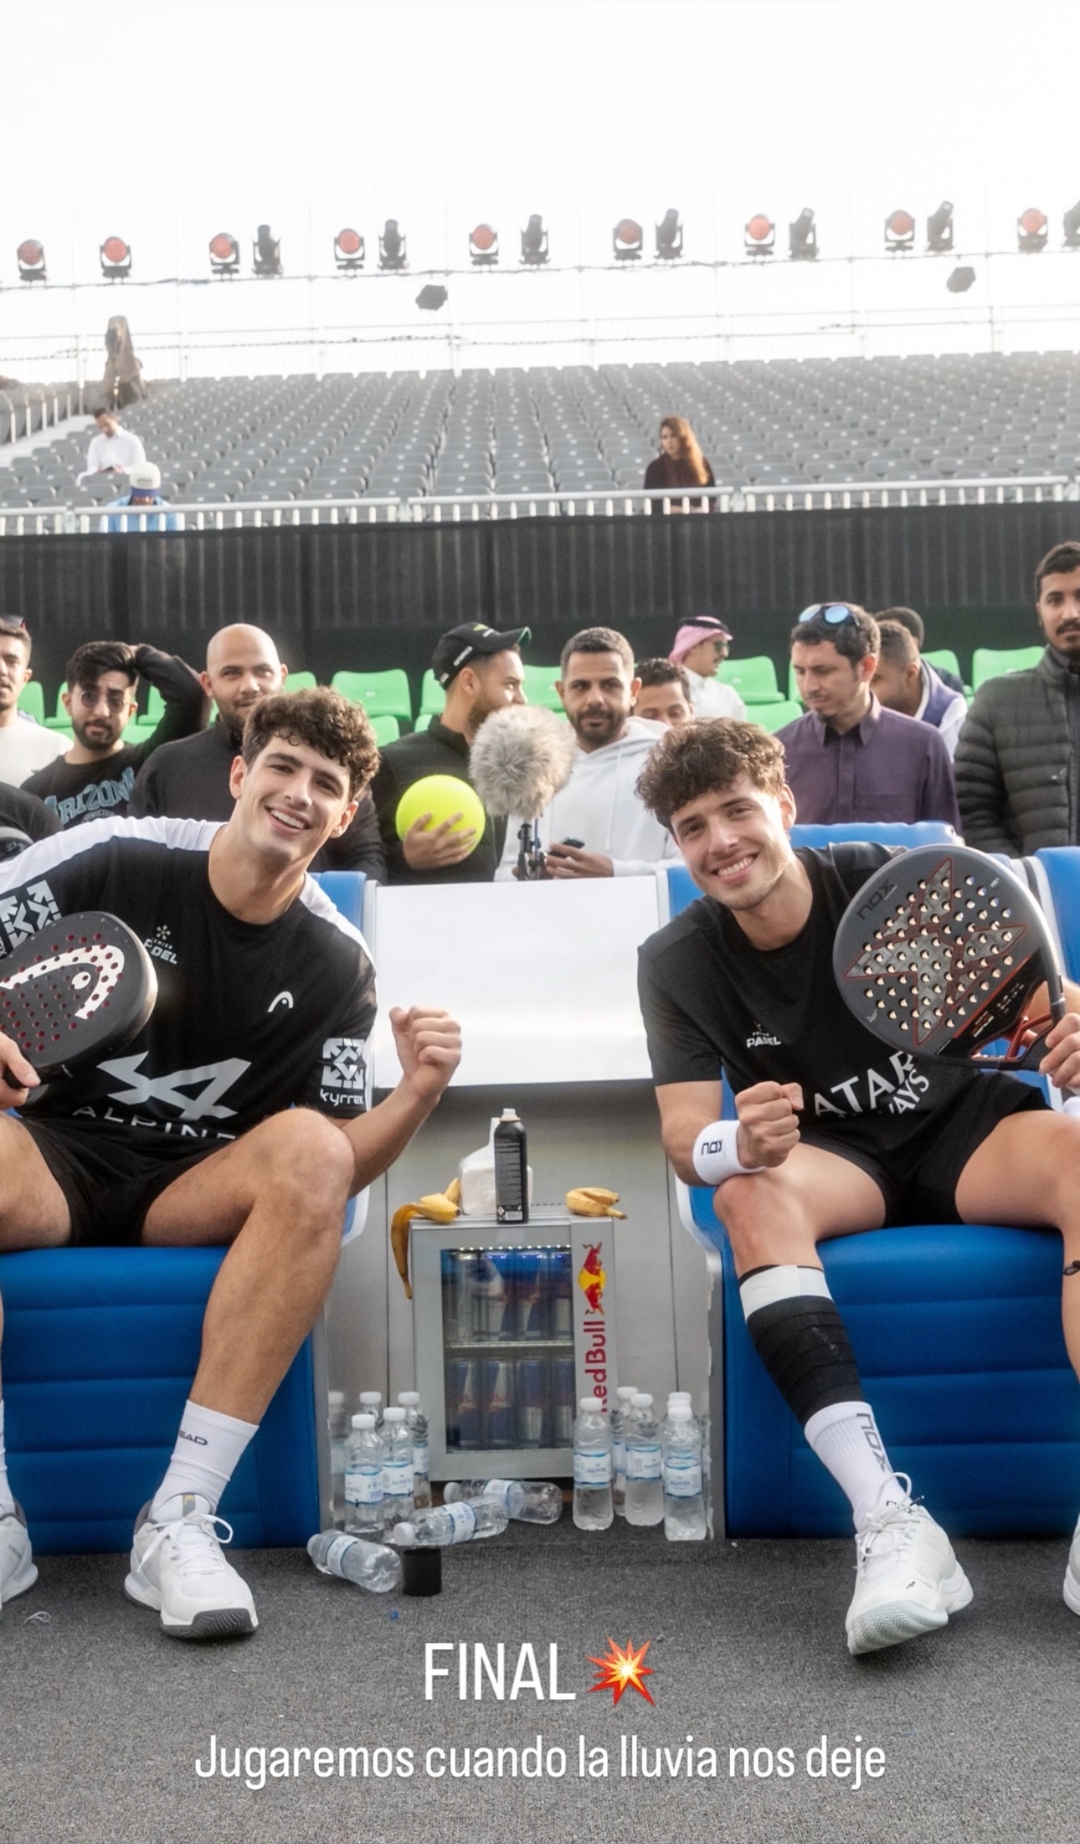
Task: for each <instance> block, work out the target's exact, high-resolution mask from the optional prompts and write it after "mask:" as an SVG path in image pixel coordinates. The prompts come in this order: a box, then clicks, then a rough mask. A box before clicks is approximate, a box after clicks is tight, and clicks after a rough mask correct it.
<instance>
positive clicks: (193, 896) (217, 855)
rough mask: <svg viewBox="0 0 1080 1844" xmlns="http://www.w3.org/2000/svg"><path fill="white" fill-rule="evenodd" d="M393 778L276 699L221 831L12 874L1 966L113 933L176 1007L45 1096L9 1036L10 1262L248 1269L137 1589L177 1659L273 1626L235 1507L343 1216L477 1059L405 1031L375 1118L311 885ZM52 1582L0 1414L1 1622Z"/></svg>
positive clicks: (331, 705) (92, 831)
mask: <svg viewBox="0 0 1080 1844" xmlns="http://www.w3.org/2000/svg"><path fill="white" fill-rule="evenodd" d="M377 760H378V752H377V749H376V746H375V740H374V737H373V736H372V733H371V729H370V726H369V725H368V722H367V719H366V718H365V717H364V715H363V712H362V711H361V710H360V709H359V708H358V707H356V706H354V705H351V704H349V703H348V702H347V700H345V699H344V698H341V697H339V696H338V694H337V693H335V692H332V691H327V690H318V691H309V692H299V693H296V694H294V695H292V696H285V695H279V696H277V697H273V698H267V699H265V700H263V701H262V702H260V703H259V704H258V706H257V708H256V709H255V710H254V711H253V712H252V715H251V717H250V718H249V720H248V723H247V726H246V729H245V732H244V743H243V754H242V757H241V758H239V759H238V760H237V761H236V762H235V763H234V764H233V769H232V781H233V793H234V796H235V806H234V808H233V812H232V816H231V818H230V819H229V820H228V822H227V823H226V824H224V825H215V824H212V823H210V822H202V821H195V820H169V819H142V820H135V819H123V820H102V821H98V822H96V823H95V824H93V825H89V826H84V827H81V828H80V829H79V830H78V831H77V832H75V833H74V834H72V835H69V836H68V837H59V838H57V839H54V840H47V841H45V842H44V843H42V844H40V845H36V846H34V847H32V848H31V849H30V850H29V851H26V852H24V854H23V855H22V857H21V858H19V859H18V860H17V861H16V862H15V863H14V864H13V865H4V866H0V895H2V897H3V899H4V900H3V905H2V910H0V953H2V954H6V953H7V952H9V951H10V950H11V949H12V948H14V947H15V946H16V945H17V944H18V942H19V941H21V940H23V939H25V937H26V935H27V934H28V933H31V932H32V931H33V929H34V928H35V926H36V927H41V926H44V925H46V924H47V923H48V922H50V921H51V920H52V919H54V918H55V917H56V916H57V915H64V914H72V913H75V912H77V911H79V910H86V909H104V910H107V911H110V912H111V913H113V914H114V915H117V916H120V917H121V918H122V920H124V921H125V922H127V923H128V925H129V926H130V927H131V928H133V929H134V930H135V932H136V934H138V936H139V937H140V939H141V940H142V941H143V942H144V943H145V944H146V946H147V948H148V949H149V951H150V953H151V955H152V956H153V957H154V964H155V968H156V971H157V976H158V987H159V990H158V999H157V1004H156V1006H155V1009H154V1011H153V1014H152V1016H151V1018H150V1020H149V1022H148V1023H147V1025H146V1026H145V1027H144V1029H143V1030H142V1031H141V1032H140V1034H139V1035H138V1037H136V1038H135V1040H134V1041H133V1042H132V1043H131V1044H129V1045H128V1046H127V1047H126V1048H125V1049H124V1051H123V1053H122V1054H120V1055H115V1056H108V1057H106V1058H105V1059H104V1060H103V1061H102V1062H100V1063H99V1064H97V1065H96V1066H95V1067H93V1068H90V1069H89V1070H86V1071H84V1072H80V1073H79V1074H78V1075H76V1076H74V1077H71V1078H69V1079H68V1080H66V1081H55V1082H52V1083H50V1084H49V1085H48V1086H47V1087H46V1088H41V1087H40V1085H39V1083H38V1080H37V1077H36V1076H35V1074H34V1071H33V1070H32V1069H31V1068H30V1066H29V1065H28V1064H27V1063H25V1062H24V1060H23V1058H22V1057H21V1056H20V1054H19V1052H18V1050H17V1048H16V1047H15V1045H14V1044H13V1043H11V1042H10V1041H8V1040H7V1039H6V1038H3V1037H0V1108H15V1109H17V1110H18V1118H17V1119H15V1118H11V1117H4V1118H0V1170H2V1172H3V1177H2V1179H0V1249H3V1250H5V1251H6V1250H9V1249H27V1248H44V1247H62V1246H64V1245H66V1244H69V1243H139V1242H142V1243H145V1244H152V1245H155V1246H161V1245H178V1244H193V1243H228V1244H230V1245H231V1246H230V1249H229V1253H228V1255H227V1256H226V1258H225V1260H224V1262H223V1263H222V1266H221V1269H220V1271H219V1274H218V1277H217V1280H216V1281H215V1283H214V1287H213V1290H212V1292H211V1295H210V1299H209V1302H208V1304H207V1309H206V1317H205V1320H204V1326H203V1345H202V1355H201V1358H200V1362H199V1368H198V1371H197V1373H196V1376H195V1380H194V1383H193V1384H192V1389H191V1396H190V1399H189V1402H188V1404H187V1407H186V1408H185V1410H184V1415H183V1418H182V1421H181V1427H180V1433H179V1435H178V1438H177V1443H176V1449H175V1452H174V1455H173V1458H172V1460H171V1461H170V1464H169V1468H168V1471H167V1472H166V1474H165V1477H164V1479H163V1480H162V1482H161V1484H160V1485H159V1487H158V1489H157V1491H156V1492H155V1494H154V1496H153V1499H152V1500H151V1501H150V1503H149V1504H148V1505H147V1506H146V1507H145V1508H144V1510H143V1512H142V1514H141V1515H140V1517H139V1520H138V1523H137V1525H136V1530H135V1537H134V1544H133V1548H132V1553H131V1568H130V1572H129V1574H128V1577H127V1583H126V1588H127V1592H128V1594H129V1595H130V1596H131V1598H132V1599H134V1600H136V1601H138V1602H140V1603H141V1604H142V1605H143V1606H146V1607H151V1608H155V1609H157V1610H159V1611H160V1614H161V1624H162V1626H163V1628H164V1630H165V1631H166V1632H167V1633H169V1634H171V1635H173V1636H175V1637H179V1638H190V1639H201V1638H214V1637H217V1636H218V1635H220V1634H222V1633H232V1632H241V1633H242V1632H250V1631H251V1630H252V1629H253V1627H254V1626H255V1625H256V1618H255V1610H254V1605H253V1602H252V1598H251V1594H250V1591H249V1590H248V1588H247V1586H246V1585H245V1583H244V1582H243V1581H242V1580H241V1578H240V1577H239V1576H238V1575H237V1573H236V1571H235V1570H234V1569H232V1568H231V1567H230V1565H229V1564H228V1563H227V1562H226V1560H225V1558H224V1556H223V1555H222V1553H221V1549H220V1545H219V1542H218V1538H217V1535H216V1534H215V1532H216V1527H217V1525H218V1523H219V1520H217V1518H216V1512H217V1505H218V1499H219V1497H220V1495H221V1492H222V1491H223V1490H224V1487H225V1485H226V1484H227V1482H228V1480H229V1477H230V1475H231V1474H232V1471H233V1469H234V1467H235V1465H236V1463H237V1461H238V1459H239V1458H240V1455H241V1454H242V1453H243V1451H244V1448H245V1447H246V1446H247V1443H248V1441H249V1440H250V1439H251V1437H252V1436H253V1435H254V1433H255V1432H256V1428H257V1425H258V1422H259V1420H260V1418H261V1416H262V1415H263V1413H264V1411H265V1409H266V1407H267V1405H268V1403H269V1401H270V1399H271V1397H272V1395H273V1393H274V1391H275V1389H276V1388H277V1386H278V1383H279V1382H280V1381H281V1378H282V1377H283V1376H284V1374H285V1372H286V1370H287V1369H288V1367H289V1364H290V1363H291V1361H292V1358H293V1355H294V1353H295V1352H296V1350H297V1348H298V1347H299V1345H300V1344H301V1342H302V1340H303V1339H304V1338H305V1336H306V1335H307V1332H308V1331H309V1329H310V1327H311V1325H312V1323H313V1321H314V1319H315V1316H316V1314H317V1313H318V1312H319V1310H320V1308H321V1306H322V1303H323V1300H324V1299H325V1296H326V1294H327V1292H328V1290H329V1287H330V1284H331V1281H332V1280H333V1276H334V1270H335V1267H336V1264H337V1257H338V1251H339V1248H340V1242H341V1225H342V1213H343V1211H344V1208H345V1204H346V1201H347V1199H348V1197H349V1196H350V1195H351V1194H352V1193H354V1192H356V1191H358V1190H360V1189H361V1188H362V1187H363V1186H364V1185H367V1184H370V1183H371V1182H372V1180H373V1179H374V1178H376V1177H377V1176H378V1175H379V1174H380V1173H382V1172H384V1171H385V1170H386V1169H387V1167H388V1166H389V1165H390V1164H391V1163H392V1162H393V1160H394V1159H396V1158H397V1157H398V1155H399V1153H400V1152H401V1151H402V1149H403V1148H404V1147H405V1146H406V1145H407V1143H408V1141H409V1139H410V1138H411V1137H412V1135H413V1134H414V1133H415V1131H416V1129H417V1128H418V1127H419V1126H420V1124H421V1122H422V1121H423V1120H424V1119H426V1117H427V1115H428V1114H429V1113H430V1112H431V1110H432V1108H433V1107H434V1106H435V1104H436V1103H437V1101H438V1100H439V1097H440V1095H441V1094H442V1091H443V1089H444V1088H445V1087H446V1084H447V1082H448V1081H449V1079H450V1077H451V1075H452V1073H453V1071H454V1069H455V1067H456V1065H457V1062H458V1059H459V1056H460V1036H459V1033H458V1029H457V1026H456V1025H455V1024H454V1023H453V1021H452V1020H451V1019H449V1018H448V1017H447V1016H446V1014H445V1013H443V1012H440V1011H435V1010H429V1009H425V1008H420V1007H414V1008H413V1009H411V1010H410V1011H407V1012H406V1011H401V1010H398V1011H396V1012H394V1013H392V1014H391V1021H392V1023H393V1027H394V1034H395V1038H396V1041H397V1048H398V1055H399V1058H400V1062H401V1068H402V1071H403V1075H402V1079H401V1081H400V1083H399V1084H398V1086H397V1088H396V1089H395V1090H394V1091H393V1093H392V1094H391V1095H390V1096H388V1098H387V1099H386V1100H385V1101H383V1102H382V1103H381V1104H380V1105H379V1106H378V1107H377V1108H375V1109H374V1110H372V1111H371V1112H370V1113H369V1112H367V1111H366V1089H367V1080H366V1071H365V1057H366V1047H367V1040H368V1037H369V1035H370V1032H371V1027H372V1021H373V1018H374V1014H375V994H374V975H373V969H372V966H371V961H370V959H369V957H368V953H367V949H366V946H365V944H364V940H363V937H362V936H361V935H360V934H359V933H358V932H357V930H356V929H354V928H353V927H352V926H351V925H350V924H349V923H348V922H346V921H345V920H344V919H343V917H342V916H341V915H340V914H339V913H338V911H337V910H336V909H335V908H334V907H333V905H332V904H331V903H330V902H329V901H328V899H327V898H326V897H325V896H323V894H322V892H321V891H320V890H319V888H318V886H317V885H315V884H314V883H313V882H312V881H311V880H310V879H309V878H308V877H307V867H308V865H309V864H310V863H311V861H312V859H313V858H314V857H315V855H316V853H317V852H318V851H319V850H320V848H321V847H322V845H323V844H324V843H325V842H326V840H327V839H329V838H332V837H334V836H335V835H340V833H342V832H343V831H344V830H345V828H346V827H347V826H348V824H349V821H350V819H351V818H352V815H353V813H354V811H355V807H356V801H357V797H358V795H359V794H360V792H361V790H362V789H363V787H364V786H365V784H366V783H367V781H368V780H369V779H370V777H371V774H372V772H373V770H374V768H375V764H376V762H377ZM4 918H6V920H5V919H4ZM0 965H2V958H0ZM224 1528H225V1529H226V1531H227V1529H228V1527H227V1526H225V1527H224ZM35 1577H36V1570H35V1569H34V1566H33V1563H32V1560H31V1557H30V1544H29V1537H28V1535H27V1531H26V1528H25V1525H24V1523H23V1520H22V1518H21V1514H20V1513H19V1511H18V1509H17V1507H16V1505H15V1502H14V1499H13V1497H12V1493H11V1488H10V1485H9V1482H8V1478H7V1473H6V1471H5V1470H4V1465H3V1421H2V1405H0V1601H2V1600H4V1599H10V1598H11V1596H12V1595H13V1594H17V1593H21V1592H22V1591H23V1589H25V1588H28V1587H29V1586H31V1584H32V1582H33V1581H34V1579H35Z"/></svg>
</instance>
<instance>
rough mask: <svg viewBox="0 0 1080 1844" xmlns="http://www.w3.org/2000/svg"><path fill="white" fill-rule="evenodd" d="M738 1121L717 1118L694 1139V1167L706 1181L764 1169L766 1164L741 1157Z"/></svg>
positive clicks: (715, 1182)
mask: <svg viewBox="0 0 1080 1844" xmlns="http://www.w3.org/2000/svg"><path fill="white" fill-rule="evenodd" d="M738 1134H739V1123H738V1121H737V1120H714V1121H713V1122H712V1124H711V1126H708V1127H703V1128H702V1129H701V1132H700V1133H699V1134H698V1136H697V1139H696V1140H695V1141H694V1170H695V1172H696V1173H697V1175H698V1177H699V1178H700V1179H701V1182H702V1184H703V1185H722V1184H723V1182H724V1180H725V1178H737V1177H739V1176H740V1174H745V1173H748V1172H763V1171H764V1170H765V1167H764V1166H763V1165H744V1164H743V1162H742V1160H741V1159H740V1158H739V1140H738Z"/></svg>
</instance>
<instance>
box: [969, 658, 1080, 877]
mask: <svg viewBox="0 0 1080 1844" xmlns="http://www.w3.org/2000/svg"><path fill="white" fill-rule="evenodd" d="M1070 712H1071V719H1072V721H1071V722H1070ZM1075 734H1080V680H1078V679H1077V678H1076V675H1075V674H1074V673H1071V672H1070V671H1069V670H1068V667H1067V666H1065V665H1064V664H1063V663H1062V661H1061V660H1060V658H1058V657H1057V656H1056V655H1055V654H1054V653H1053V651H1052V650H1051V648H1049V647H1047V649H1046V651H1045V653H1044V654H1043V656H1042V659H1041V660H1040V661H1039V663H1038V665H1037V666H1033V667H1031V668H1030V670H1029V671H1027V672H1009V673H1005V674H1004V675H1003V676H1002V677H1001V678H997V679H988V680H987V681H986V683H985V684H984V685H980V687H979V689H978V691H977V692H976V693H975V697H974V700H973V701H972V706H971V709H970V711H969V712H968V715H967V721H966V722H965V724H964V727H963V729H962V730H961V732H960V740H959V742H958V743H957V745H956V758H955V761H954V762H953V770H954V773H955V776H956V795H957V799H958V801H959V803H960V817H961V819H962V821H963V826H964V838H965V840H966V842H967V844H968V845H974V846H977V847H978V849H979V850H980V851H984V852H1008V853H1009V854H1010V855H1011V856H1013V857H1024V856H1026V855H1027V854H1028V853H1029V852H1036V851H1038V850H1039V849H1040V847H1042V846H1044V845H1075V844H1076V842H1077V818H1078V814H1080V749H1077V748H1074V746H1073V736H1074V735H1075Z"/></svg>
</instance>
